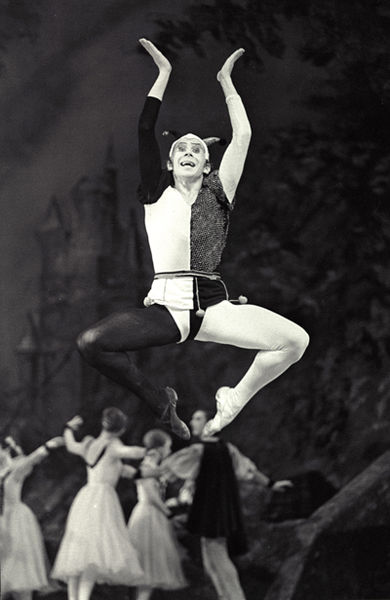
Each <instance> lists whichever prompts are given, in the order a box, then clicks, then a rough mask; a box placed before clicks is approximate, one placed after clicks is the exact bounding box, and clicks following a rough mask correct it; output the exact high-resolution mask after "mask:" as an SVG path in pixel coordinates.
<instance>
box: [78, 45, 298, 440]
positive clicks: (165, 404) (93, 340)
mask: <svg viewBox="0 0 390 600" xmlns="http://www.w3.org/2000/svg"><path fill="white" fill-rule="evenodd" d="M140 43H141V44H142V46H143V47H144V48H145V50H146V51H147V52H148V53H149V54H150V56H151V57H152V59H153V61H154V62H155V64H156V66H157V68H158V76H157V79H156V81H155V83H154V85H153V86H152V88H151V90H150V92H149V94H148V96H147V98H146V102H145V105H144V108H143V111H142V114H141V117H140V121H139V161H140V170H141V185H140V189H139V199H140V200H141V202H142V203H143V204H144V208H145V226H146V231H147V234H148V238H149V245H150V249H151V254H152V259H153V264H154V270H155V276H154V280H153V283H152V286H151V289H150V291H149V293H148V295H147V297H146V298H145V301H144V304H145V307H146V308H143V309H142V308H138V309H133V310H130V311H127V312H122V313H120V314H118V313H117V314H115V315H112V316H110V317H108V318H107V319H105V320H103V321H101V322H100V323H97V324H96V325H95V326H94V327H92V328H90V329H88V330H87V331H85V332H84V333H83V334H81V336H80V338H79V348H80V351H81V353H82V354H83V356H84V357H85V358H86V360H87V361H88V362H89V363H90V364H91V365H93V366H95V367H96V368H97V369H99V370H100V371H101V372H102V373H104V374H105V375H106V376H108V377H110V378H111V379H114V380H115V381H116V382H118V383H120V384H122V385H123V386H125V387H127V388H128V389H130V390H132V391H133V392H135V393H137V394H138V396H139V397H141V398H143V399H144V400H146V401H147V402H148V403H149V405H150V406H151V407H152V408H153V410H154V411H155V413H156V414H157V415H158V416H160V417H161V418H162V420H163V421H164V420H165V421H167V420H168V421H169V422H170V424H171V428H172V431H174V432H175V433H176V434H178V435H180V436H181V437H186V438H188V437H189V431H188V429H187V428H186V427H185V426H184V424H183V423H182V422H181V421H180V420H179V419H178V417H177V416H176V413H175V406H176V399H177V396H176V394H175V392H174V390H172V389H171V388H165V390H164V389H157V388H156V387H154V386H153V385H152V383H151V382H150V381H149V379H148V378H147V377H146V376H144V375H143V374H142V373H140V371H139V370H138V369H137V368H136V366H135V365H134V363H133V362H132V361H131V359H130V358H129V356H128V355H127V354H126V353H127V352H128V351H131V350H138V349H141V348H146V347H151V346H162V345H165V344H169V343H174V342H176V343H178V342H184V341H185V340H187V339H195V340H197V341H200V342H216V343H219V344H229V345H233V346H238V347H240V348H246V349H249V350H257V354H256V356H255V359H254V361H253V362H252V364H251V366H250V367H249V369H248V371H247V372H246V373H245V375H244V376H243V378H242V379H241V380H240V381H239V382H238V383H237V385H236V386H234V387H227V386H224V387H222V388H220V389H219V390H218V391H217V393H216V401H217V413H216V415H215V417H214V418H213V419H212V420H211V421H210V422H209V423H208V424H207V426H206V434H207V435H211V434H213V433H216V432H217V431H219V430H221V429H222V428H223V427H225V426H226V425H228V424H229V423H230V422H231V421H232V420H233V419H234V418H235V417H236V415H237V414H238V413H239V412H240V410H241V409H242V408H243V407H244V406H245V404H246V403H247V402H248V401H249V400H250V399H251V398H252V397H253V396H254V395H255V394H256V393H257V392H258V391H259V390H260V389H261V388H263V387H264V386H265V385H267V384H268V383H269V382H270V381H272V380H274V379H275V378H276V377H278V376H279V375H281V374H282V373H283V372H284V371H285V370H286V369H287V368H288V367H290V365H292V364H293V363H294V362H296V361H298V360H299V359H300V358H301V356H302V354H303V352H304V351H305V349H306V346H307V344H308V341H309V337H308V335H307V333H306V332H305V331H304V330H303V329H302V328H301V327H300V326H298V325H296V324H295V323H292V322H291V321H289V320H287V319H286V318H284V317H281V316H279V315H277V314H275V313H273V312H271V311H269V310H267V309H265V308H261V307H259V306H253V305H249V304H246V305H244V304H240V305H237V304H232V303H231V302H230V301H229V296H228V292H227V289H226V286H225V284H224V282H223V281H222V279H221V276H220V275H219V273H218V272H217V268H218V266H219V263H220V261H221V257H222V252H223V249H224V247H225V244H226V238H227V233H228V225H229V218H230V214H231V211H232V210H233V208H234V203H235V193H236V188H237V186H238V183H239V181H240V178H241V174H242V171H243V168H244V163H245V159H246V155H247V151H248V146H249V142H250V138H251V127H250V124H249V121H248V117H247V114H246V111H245V108H244V105H243V103H242V100H241V98H240V96H239V95H238V93H237V91H236V88H235V86H234V84H233V81H232V78H231V74H232V70H233V67H234V65H235V63H236V61H237V60H238V59H239V58H240V56H242V54H243V53H244V50H243V49H239V50H236V51H235V52H234V53H233V54H232V55H231V56H230V57H229V58H228V59H227V60H226V62H225V63H224V65H223V66H222V68H221V70H220V71H219V73H218V75H217V80H218V81H219V83H220V85H221V88H222V91H223V93H224V96H225V99H226V104H227V108H228V112H229V117H230V122H231V126H232V139H231V141H230V143H229V145H228V147H227V148H226V150H225V152H224V155H223V158H222V161H221V164H220V167H219V170H212V169H211V165H210V162H209V150H208V146H207V144H206V142H205V141H204V140H203V139H201V138H200V137H198V136H197V135H195V134H193V133H187V134H186V135H183V136H181V137H180V138H179V139H177V140H176V141H175V142H174V143H173V144H172V146H171V149H170V152H169V158H168V162H167V168H166V169H163V168H162V167H161V157H160V151H159V146H158V142H157V140H156V137H155V124H156V121H157V117H158V113H159V110H160V106H161V103H162V100H163V96H164V92H165V89H166V86H167V84H168V80H169V77H170V74H171V64H170V63H169V61H168V59H167V58H166V57H165V56H164V55H163V54H162V53H161V52H160V51H159V50H158V49H157V48H156V47H155V46H154V45H153V44H152V42H150V41H148V40H146V39H141V40H140ZM214 140H215V138H214ZM206 141H208V139H207V140H206Z"/></svg>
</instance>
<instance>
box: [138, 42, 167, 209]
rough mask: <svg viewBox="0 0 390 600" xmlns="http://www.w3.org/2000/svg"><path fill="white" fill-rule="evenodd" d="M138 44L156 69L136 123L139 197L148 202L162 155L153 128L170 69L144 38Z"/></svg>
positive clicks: (157, 177) (153, 188)
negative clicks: (155, 74) (139, 180)
mask: <svg viewBox="0 0 390 600" xmlns="http://www.w3.org/2000/svg"><path fill="white" fill-rule="evenodd" d="M139 42H140V44H141V45H142V46H143V47H144V48H145V50H146V51H147V52H148V53H149V54H150V56H151V57H152V58H153V61H154V63H155V64H156V66H157V68H158V76H157V79H156V81H155V82H154V84H153V86H152V88H151V90H150V92H149V94H148V96H147V98H146V101H145V104H144V108H143V110H142V113H141V116H140V119H139V123H138V148H139V165H140V175H141V190H142V192H143V194H142V197H143V198H144V201H145V202H150V201H151V198H152V196H153V194H154V193H155V191H156V188H157V186H158V183H159V181H160V177H161V156H160V148H159V145H158V142H157V140H156V135H155V125H156V121H157V117H158V113H159V111H160V106H161V102H162V99H163V96H164V92H165V89H166V87H167V84H168V81H169V76H170V74H171V70H172V67H171V64H170V62H169V61H168V59H167V58H165V56H164V55H163V54H162V53H161V52H160V51H159V50H158V49H157V48H156V46H155V45H154V44H152V42H150V41H149V40H146V39H145V38H141V39H140V40H139Z"/></svg>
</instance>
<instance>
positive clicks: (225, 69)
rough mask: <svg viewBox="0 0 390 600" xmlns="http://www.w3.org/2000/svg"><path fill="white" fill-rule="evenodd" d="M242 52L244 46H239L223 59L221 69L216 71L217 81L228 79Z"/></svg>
mask: <svg viewBox="0 0 390 600" xmlns="http://www.w3.org/2000/svg"><path fill="white" fill-rule="evenodd" d="M244 52H245V50H244V48H239V49H238V50H236V51H235V52H233V54H231V55H230V56H229V58H227V59H226V60H225V62H224V64H223V65H222V69H221V70H220V71H218V73H217V80H218V81H219V82H221V81H222V80H224V79H230V77H231V74H232V71H233V67H234V65H235V63H236V61H237V60H238V59H239V58H240V57H241V56H242V55H243V54H244Z"/></svg>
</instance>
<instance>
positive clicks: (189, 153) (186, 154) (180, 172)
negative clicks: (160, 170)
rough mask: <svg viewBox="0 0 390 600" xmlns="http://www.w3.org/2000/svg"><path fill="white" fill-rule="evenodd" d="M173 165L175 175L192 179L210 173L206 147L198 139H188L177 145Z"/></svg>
mask: <svg viewBox="0 0 390 600" xmlns="http://www.w3.org/2000/svg"><path fill="white" fill-rule="evenodd" d="M171 164H172V170H173V173H174V175H177V176H180V177H188V178H191V179H196V178H198V177H201V176H202V175H203V174H205V173H208V172H209V171H210V168H209V165H208V162H207V160H206V154H205V150H204V147H203V145H202V144H201V143H200V142H199V141H197V139H196V138H187V139H184V140H181V141H179V142H177V144H175V146H174V149H173V153H172V158H171Z"/></svg>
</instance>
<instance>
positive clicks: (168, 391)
mask: <svg viewBox="0 0 390 600" xmlns="http://www.w3.org/2000/svg"><path fill="white" fill-rule="evenodd" d="M164 392H165V395H166V397H167V398H168V404H167V406H166V408H165V409H164V412H163V414H162V415H161V421H162V423H164V424H165V425H168V426H169V428H170V430H171V431H172V433H174V434H175V435H177V437H179V438H181V439H182V440H189V439H190V437H191V433H190V430H189V429H188V427H187V425H186V424H185V423H184V421H182V420H181V419H180V418H179V417H178V415H177V413H176V406H177V403H178V400H179V399H178V396H177V393H176V391H175V390H174V389H173V388H171V387H166V388H165V389H164Z"/></svg>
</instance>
